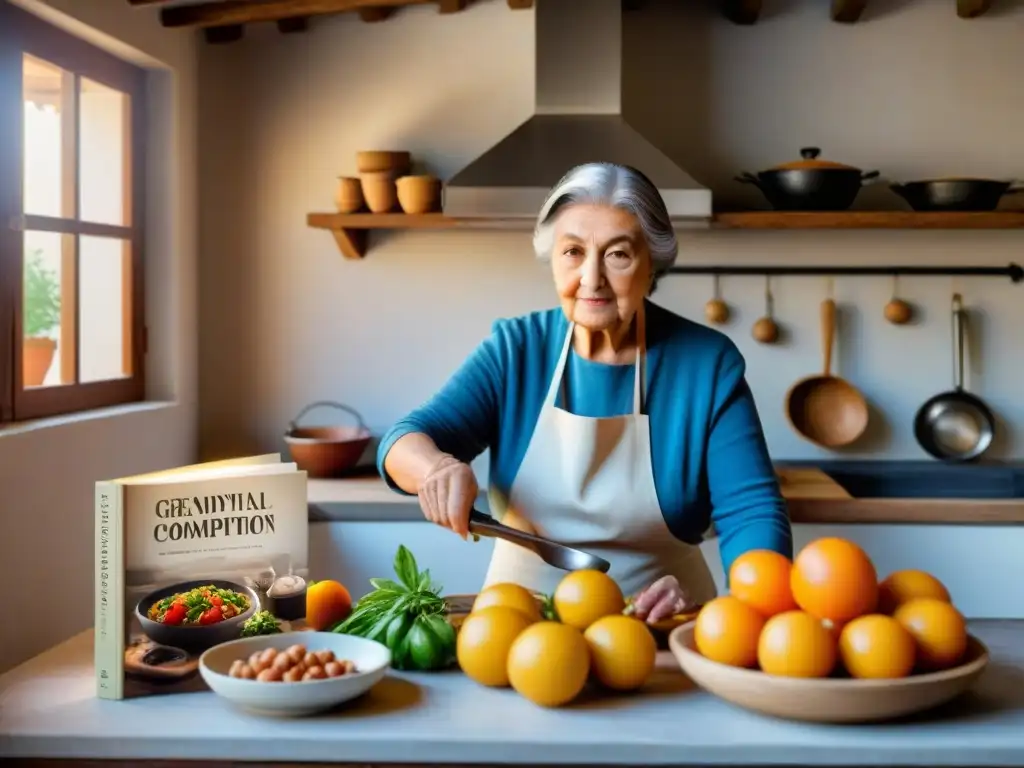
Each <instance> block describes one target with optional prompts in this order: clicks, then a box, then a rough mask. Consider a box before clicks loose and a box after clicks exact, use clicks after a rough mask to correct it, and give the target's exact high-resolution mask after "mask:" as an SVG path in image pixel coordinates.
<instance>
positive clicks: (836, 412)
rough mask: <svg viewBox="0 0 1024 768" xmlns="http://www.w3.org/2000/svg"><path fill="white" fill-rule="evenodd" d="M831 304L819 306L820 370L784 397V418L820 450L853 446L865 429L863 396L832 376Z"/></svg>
mask: <svg viewBox="0 0 1024 768" xmlns="http://www.w3.org/2000/svg"><path fill="white" fill-rule="evenodd" d="M835 315H836V305H835V302H834V301H833V300H832V299H831V298H829V299H825V301H823V302H822V303H821V334H822V357H823V358H824V361H823V365H822V367H823V368H824V371H823V372H822V373H820V374H815V375H813V376H807V377H806V378H803V379H801V380H800V381H798V382H797V383H796V384H794V385H793V386H792V387H791V388H790V390H789V392H788V393H787V394H786V415H787V416H788V417H789V422H790V424H792V425H793V428H794V429H795V430H796V431H797V432H798V433H799V434H800V435H801V436H803V437H804V438H806V439H807V440H810V441H811V442H812V443H816V444H818V445H820V446H822V447H823V448H839V447H841V446H845V445H849V444H850V443H853V442H855V441H856V440H858V439H859V438H860V436H861V435H863V434H864V430H865V429H867V426H868V404H867V401H866V400H865V399H864V395H862V394H861V393H860V391H859V390H858V389H857V388H856V387H854V386H853V385H852V384H850V383H849V382H848V381H845V380H844V379H841V378H839V377H838V376H835V375H833V373H832V342H833V339H834V337H835Z"/></svg>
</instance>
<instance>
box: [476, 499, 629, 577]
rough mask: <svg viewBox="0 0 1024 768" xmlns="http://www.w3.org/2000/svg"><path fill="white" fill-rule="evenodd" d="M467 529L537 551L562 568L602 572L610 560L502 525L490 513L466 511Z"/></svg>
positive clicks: (550, 563) (556, 566)
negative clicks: (467, 517) (467, 516)
mask: <svg viewBox="0 0 1024 768" xmlns="http://www.w3.org/2000/svg"><path fill="white" fill-rule="evenodd" d="M469 532H470V533H475V534H476V535H477V536H490V537H492V538H495V539H504V540H505V541H508V542H511V543H512V544H517V545H519V546H520V547H525V548H526V549H529V550H530V551H532V552H534V553H536V554H537V556H538V557H540V559H541V560H543V561H544V562H545V563H547V564H548V565H552V566H554V567H555V568H561V569H562V570H563V571H587V570H594V571H601V572H602V573H607V572H608V569H609V568H611V563H609V562H608V561H607V560H605V559H604V558H602V557H598V556H597V555H592V554H590V553H589V552H583V551H582V550H579V549H573V548H572V547H567V546H565V545H564V544H558V543H557V542H554V541H551V540H550V539H545V538H542V537H540V536H534V535H533V534H532V533H526V532H524V531H517V530H516V529H515V528H510V527H509V526H507V525H502V524H501V523H499V522H498V521H497V520H495V519H494V518H493V517H491V516H490V515H485V514H484V513H483V512H479V511H477V510H475V509H474V510H473V511H472V512H470V514H469Z"/></svg>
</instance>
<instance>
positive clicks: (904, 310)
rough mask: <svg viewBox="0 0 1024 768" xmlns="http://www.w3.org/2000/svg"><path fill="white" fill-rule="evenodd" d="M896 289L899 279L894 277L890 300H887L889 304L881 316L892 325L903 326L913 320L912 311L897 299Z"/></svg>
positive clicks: (906, 304)
mask: <svg viewBox="0 0 1024 768" xmlns="http://www.w3.org/2000/svg"><path fill="white" fill-rule="evenodd" d="M898 288H899V277H898V276H894V277H893V279H892V298H891V299H889V303H888V304H886V305H885V309H884V310H883V314H884V315H885V319H886V320H888V321H889V322H890V323H892V324H893V325H905V324H906V323H909V322H910V321H911V320H912V319H913V317H914V310H913V308H912V307H911V306H910V305H909V304H908V303H907V302H905V301H903V299H900V298H898V294H899V291H898V290H897V289H898Z"/></svg>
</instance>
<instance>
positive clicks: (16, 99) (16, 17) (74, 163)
mask: <svg viewBox="0 0 1024 768" xmlns="http://www.w3.org/2000/svg"><path fill="white" fill-rule="evenodd" d="M144 110H145V72H144V71H143V70H142V69H140V68H138V67H135V66H132V65H131V64H128V63H127V62H125V61H122V60H121V59H118V58H116V57H114V56H112V55H110V54H108V53H106V52H105V51H102V50H100V49H99V48H96V47H94V46H92V45H90V44H88V43H86V42H85V41H83V40H81V39H79V38H77V37H74V36H72V35H70V34H68V33H66V32H64V31H63V30H60V29H58V28H57V27H54V26H52V25H50V24H48V23H46V22H44V21H42V20H41V19H39V18H37V17H36V16H33V15H31V14H29V13H27V12H25V11H23V10H21V9H19V8H16V7H14V6H13V5H11V4H10V3H8V2H6V0H0V422H8V421H21V420H24V419H34V418H40V417H44V416H53V415H57V414H62V413H70V412H74V411H82V410H88V409H92V408H99V407H103V406H109V405H116V404H120V403H127V402H132V401H136V400H141V399H142V398H143V396H144V383H143V376H142V374H143V361H144V355H145V346H146V340H145V326H144V324H143V318H144V314H143V306H142V303H143V290H142V286H143V274H142V243H143V237H142V223H143V222H142V215H143V199H142V193H143V187H144V170H145V169H144V158H143V147H142V143H141V141H140V139H141V137H142V135H143V118H144Z"/></svg>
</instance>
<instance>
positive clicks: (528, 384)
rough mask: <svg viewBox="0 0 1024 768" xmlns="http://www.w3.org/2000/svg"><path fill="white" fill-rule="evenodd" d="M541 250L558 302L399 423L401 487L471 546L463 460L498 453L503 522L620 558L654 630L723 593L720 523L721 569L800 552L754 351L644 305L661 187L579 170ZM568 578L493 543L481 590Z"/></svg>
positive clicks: (658, 255) (605, 171)
mask: <svg viewBox="0 0 1024 768" xmlns="http://www.w3.org/2000/svg"><path fill="white" fill-rule="evenodd" d="M533 243H534V249H535V250H536V253H537V256H538V257H539V258H541V259H545V260H546V259H550V260H551V272H552V275H553V277H554V284H555V291H556V293H557V295H558V299H559V303H560V305H561V306H560V307H558V308H555V309H549V310H546V311H541V312H533V313H530V314H528V315H524V316H522V317H517V318H514V319H510V320H498V321H497V322H495V323H494V326H493V330H492V332H491V335H490V337H489V338H487V339H486V340H485V341H484V342H483V343H482V344H480V346H478V347H477V349H476V350H475V351H474V352H473V353H472V354H471V355H470V356H469V358H468V359H467V360H466V361H465V362H464V363H463V365H462V367H461V368H460V369H459V370H458V371H456V373H455V375H454V376H452V378H451V379H450V380H449V381H448V382H447V384H445V385H444V387H443V388H442V389H441V391H440V392H438V393H437V394H436V395H434V396H433V398H431V399H430V400H429V401H428V402H427V403H426V404H424V405H423V406H422V407H420V408H418V409H417V410H415V411H413V412H412V413H411V414H409V415H408V416H406V417H405V418H403V419H402V420H400V421H399V422H398V423H397V424H395V425H394V427H392V428H391V430H390V431H389V432H388V434H387V435H386V436H385V437H384V439H383V440H382V442H381V444H380V449H379V452H378V465H379V468H380V471H381V474H382V476H383V477H384V479H385V480H386V481H387V483H388V484H389V485H390V487H391V488H393V489H395V490H397V491H399V492H404V493H407V494H410V495H413V494H415V495H417V496H418V497H419V502H420V506H421V507H422V509H423V513H424V515H425V516H426V517H427V519H428V520H430V521H431V522H434V523H437V524H438V525H441V526H444V527H446V528H449V529H451V530H452V531H454V532H455V533H457V534H459V535H460V536H462V537H465V536H466V535H467V527H468V516H469V513H470V511H471V509H472V506H473V503H474V502H475V500H476V498H477V494H478V488H477V483H476V480H475V478H474V475H473V471H472V469H471V468H470V466H469V464H468V462H470V461H472V460H473V459H474V458H475V457H476V456H478V455H479V454H480V453H482V452H483V451H484V450H485V449H488V448H489V449H490V451H491V455H490V486H491V487H490V493H489V498H490V504H491V511H492V514H494V516H495V517H496V518H498V519H499V520H502V521H503V522H505V523H506V524H508V525H511V526H513V527H516V528H519V529H520V530H529V531H532V532H536V533H537V534H538V535H541V536H544V537H547V538H550V539H553V540H555V541H558V542H562V543H564V544H568V545H570V546H574V547H578V548H580V549H583V550H586V551H588V552H592V553H594V554H597V555H600V556H602V557H604V558H605V559H606V560H608V561H610V562H611V572H610V573H611V576H613V577H614V578H615V579H616V581H617V582H618V583H619V585H620V586H621V587H622V588H623V591H624V592H626V594H633V595H635V596H636V601H635V607H636V611H637V615H638V616H639V617H640V618H644V619H646V620H647V621H649V622H654V621H658V620H660V619H662V618H665V617H667V616H671V615H673V614H675V613H677V612H680V611H683V610H686V609H687V608H689V607H692V606H694V605H699V604H702V603H704V602H707V601H708V600H710V599H711V598H713V597H714V596H715V593H716V588H715V584H714V581H713V579H712V576H711V573H710V571H709V569H708V566H707V564H706V563H705V561H704V557H703V555H702V553H701V551H700V549H699V547H698V546H697V545H698V544H699V543H700V541H701V540H702V537H703V534H704V532H705V531H707V530H708V528H709V526H710V525H712V524H713V525H714V528H715V531H716V532H717V534H718V541H719V547H720V551H721V556H722V564H723V566H724V568H725V569H726V573H728V569H729V567H730V564H731V563H732V562H733V560H735V559H736V557H737V556H739V555H740V554H742V553H744V552H746V551H748V550H752V549H770V550H774V551H776V552H781V553H783V554H785V555H786V556H787V557H791V556H792V534H791V531H790V526H789V519H788V516H787V514H786V508H785V504H784V502H783V499H782V498H781V496H780V493H779V487H778V482H777V480H776V477H775V473H774V471H773V468H772V464H771V461H770V459H769V457H768V450H767V446H766V444H765V440H764V435H763V433H762V430H761V424H760V421H759V419H758V415H757V410H756V408H755V405H754V399H753V397H752V396H751V393H750V390H749V388H748V386H747V383H746V380H745V378H744V372H745V364H744V360H743V357H742V356H741V355H740V353H739V351H738V350H737V349H736V347H735V346H734V345H733V343H732V342H731V341H730V340H729V339H728V338H727V337H726V336H724V335H723V334H721V333H719V332H717V331H714V330H712V329H710V328H707V327H705V326H702V325H699V324H697V323H694V322H691V321H689V320H686V319H684V318H682V317H680V316H678V315H675V314H673V313H671V312H669V311H668V310H666V309H664V308H662V307H660V306H658V305H656V304H652V303H651V302H650V301H649V300H648V299H647V296H648V295H649V294H650V293H651V291H652V290H653V288H654V285H655V282H656V281H657V278H658V276H659V275H660V274H662V273H664V272H665V271H666V270H667V269H668V268H669V267H670V266H671V265H672V263H673V262H674V261H675V258H676V252H677V244H676V237H675V233H674V231H673V228H672V223H671V220H670V218H669V215H668V212H667V211H666V209H665V203H664V201H663V200H662V198H661V195H660V194H659V193H658V190H657V189H656V188H655V187H654V185H653V184H651V182H650V181H649V180H648V179H647V178H646V177H645V176H644V175H643V174H641V173H640V172H639V171H637V170H635V169H633V168H630V167H626V166H620V165H613V164H611V163H590V164H587V165H581V166H578V167H576V168H573V169H572V170H571V171H569V173H567V174H566V175H565V176H564V177H563V178H562V180H561V181H559V182H558V184H557V185H556V186H555V187H554V189H553V190H552V191H551V193H550V194H549V195H548V198H547V200H546V201H545V202H544V205H543V207H542V209H541V212H540V216H539V217H538V219H537V226H536V230H535V233H534V239H533ZM562 576H564V573H563V572H560V571H557V570H556V569H554V568H552V567H550V566H548V565H547V564H545V563H544V562H542V561H541V560H540V558H539V557H537V556H536V555H535V554H533V553H532V552H529V551H527V550H525V549H523V548H521V547H517V546H515V545H513V544H509V543H507V542H505V541H502V540H497V541H495V546H494V554H493V556H492V558H491V563H490V568H489V570H488V573H487V577H486V585H490V584H494V583H498V582H504V581H512V582H516V583H519V584H522V585H523V586H526V587H528V588H530V589H534V590H537V591H541V592H550V591H552V590H553V589H554V587H555V585H556V584H557V583H558V581H559V579H560V578H561V577H562Z"/></svg>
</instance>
